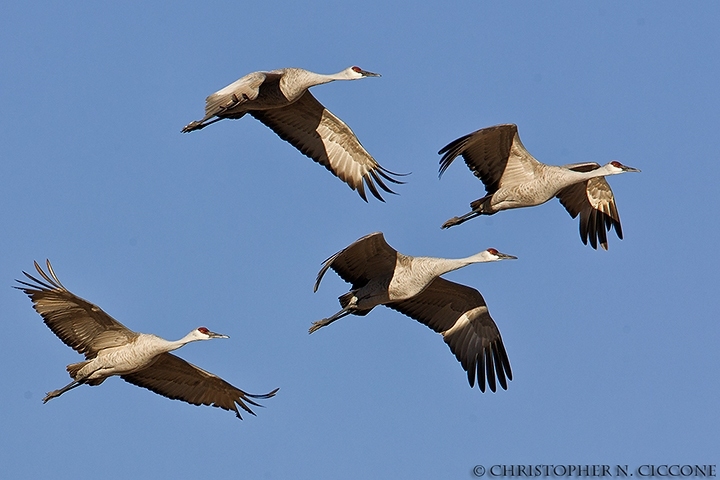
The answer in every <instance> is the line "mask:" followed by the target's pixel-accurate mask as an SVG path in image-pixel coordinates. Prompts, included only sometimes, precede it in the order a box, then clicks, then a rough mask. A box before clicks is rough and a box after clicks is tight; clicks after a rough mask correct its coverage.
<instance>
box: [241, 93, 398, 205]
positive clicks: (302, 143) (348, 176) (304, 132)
mask: <svg viewBox="0 0 720 480" xmlns="http://www.w3.org/2000/svg"><path fill="white" fill-rule="evenodd" d="M249 113H250V114H251V115H252V116H253V117H255V118H257V119H258V120H260V121H261V122H262V123H264V124H265V125H267V126H268V127H270V128H271V129H272V130H273V131H274V132H275V133H276V134H277V135H278V136H279V137H280V138H282V139H283V140H285V141H286V142H289V143H290V144H291V145H292V146H294V147H295V148H297V149H298V150H300V151H301V152H302V153H303V154H305V155H306V156H308V157H310V158H311V159H313V160H314V161H316V162H317V163H319V164H321V165H323V166H324V167H325V168H327V169H328V170H329V171H330V172H332V173H333V175H335V176H337V177H338V178H339V179H340V180H342V181H343V182H345V183H347V184H348V185H349V186H350V188H352V189H353V190H357V192H358V193H359V194H360V196H361V197H362V198H363V200H365V201H367V197H366V195H365V187H366V186H367V188H368V189H370V192H371V193H372V194H373V195H374V196H375V197H376V198H377V199H378V200H381V201H384V200H383V198H382V196H381V195H380V193H379V192H378V189H377V186H379V187H380V188H381V189H383V190H384V191H386V192H388V193H395V192H393V191H392V190H390V189H389V188H388V187H387V185H385V183H384V181H383V179H384V180H388V181H390V182H393V183H403V182H400V181H398V180H396V179H394V178H392V177H391V176H390V175H397V174H394V173H392V172H390V171H388V170H386V169H384V168H383V167H381V166H380V165H379V164H378V163H377V162H376V161H375V159H374V158H373V157H372V156H371V155H370V154H369V153H368V152H367V150H365V148H364V147H363V146H362V145H361V144H360V141H359V140H358V139H357V137H356V136H355V134H354V133H353V131H352V130H351V129H350V127H348V126H347V125H346V124H345V123H344V122H343V121H342V120H340V119H339V118H338V117H336V116H335V115H333V114H332V113H331V112H330V111H329V110H327V109H326V108H325V107H323V106H322V104H321V103H320V102H318V101H317V100H316V99H315V97H313V96H312V94H311V93H310V92H306V93H305V94H303V95H302V96H301V97H300V98H299V99H298V100H297V101H295V102H293V103H291V104H290V105H287V106H285V107H281V108H275V109H272V110H253V111H250V112H249ZM363 182H364V183H363ZM376 183H377V185H376Z"/></svg>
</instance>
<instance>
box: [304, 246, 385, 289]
mask: <svg viewBox="0 0 720 480" xmlns="http://www.w3.org/2000/svg"><path fill="white" fill-rule="evenodd" d="M397 255H398V252H397V251H396V250H395V249H394V248H392V247H391V246H390V245H388V244H387V242H386V241H385V237H384V236H383V234H382V232H375V233H371V234H369V235H365V236H364V237H362V238H360V239H358V240H356V241H355V242H353V243H352V244H351V245H349V246H347V247H345V248H344V249H342V250H340V251H339V252H337V253H336V254H335V255H333V256H332V257H330V258H328V259H327V260H325V261H324V262H323V266H322V268H321V269H320V272H318V275H317V279H316V280H315V286H314V287H313V291H315V292H317V289H318V287H319V286H320V281H321V280H322V277H323V275H325V272H327V270H328V268H331V267H332V269H333V270H335V272H337V274H338V275H339V276H340V278H342V279H343V280H345V281H346V282H348V283H351V284H352V286H353V288H360V287H362V286H364V285H366V284H367V283H368V282H369V281H370V280H371V279H377V278H380V277H382V276H384V275H391V274H392V272H393V271H394V269H395V263H396V261H397Z"/></svg>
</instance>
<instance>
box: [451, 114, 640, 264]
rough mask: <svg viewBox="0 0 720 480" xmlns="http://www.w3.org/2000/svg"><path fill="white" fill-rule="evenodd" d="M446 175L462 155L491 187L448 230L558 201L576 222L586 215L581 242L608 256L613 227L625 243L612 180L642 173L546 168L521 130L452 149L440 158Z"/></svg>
mask: <svg viewBox="0 0 720 480" xmlns="http://www.w3.org/2000/svg"><path fill="white" fill-rule="evenodd" d="M438 153H439V154H441V155H442V154H444V155H443V157H442V159H441V160H440V175H441V176H442V174H443V172H445V170H446V169H447V168H448V167H449V166H450V164H451V163H452V161H453V160H455V158H456V157H457V156H458V155H462V157H463V158H464V159H465V163H466V164H467V166H468V167H469V168H470V170H472V172H473V173H474V174H475V176H476V177H478V178H479V179H480V180H482V182H483V184H485V190H486V192H487V195H485V196H484V197H482V198H480V199H479V200H475V201H474V202H472V203H471V204H470V207H471V208H472V211H471V212H469V213H466V214H465V215H462V216H461V217H453V218H451V219H449V220H448V221H447V222H445V223H444V224H443V226H442V228H449V227H452V226H453V225H459V224H461V223H463V222H465V221H466V220H470V219H471V218H474V217H477V216H479V215H492V214H494V213H497V212H499V211H501V210H507V209H510V208H521V207H531V206H535V205H540V204H542V203H545V202H547V201H548V200H550V199H551V198H553V197H558V199H559V200H560V203H562V205H563V206H564V207H565V209H566V210H567V211H568V213H569V214H570V215H571V216H572V218H575V217H577V215H578V214H580V238H581V239H582V241H583V243H584V244H586V245H587V242H588V239H589V240H590V245H591V246H592V248H594V249H597V244H598V243H600V245H601V246H602V248H604V249H605V250H607V248H608V244H607V232H609V231H610V229H611V228H612V227H614V228H615V233H617V236H618V237H619V238H620V239H622V238H623V235H622V228H621V226H620V216H619V215H618V212H617V208H616V207H615V197H614V196H613V193H612V190H611V189H610V185H608V183H607V181H606V180H605V178H604V177H605V176H606V175H617V174H620V173H625V172H639V171H640V170H638V169H636V168H632V167H628V166H626V165H623V164H622V163H620V162H617V161H612V162H610V163H608V164H606V165H604V166H602V167H601V166H600V165H599V164H597V163H594V162H586V163H574V164H570V165H565V166H561V167H559V166H555V165H546V164H544V163H540V162H538V161H537V160H535V158H533V156H532V155H530V153H529V152H528V151H527V150H525V147H524V146H523V144H522V142H521V141H520V136H519V135H518V131H517V125H513V124H509V125H496V126H494V127H488V128H483V129H481V130H478V131H476V132H473V133H471V134H469V135H465V136H464V137H461V138H458V139H457V140H455V141H453V142H451V143H449V144H448V145H446V146H445V147H443V148H442V150H440V151H439V152H438Z"/></svg>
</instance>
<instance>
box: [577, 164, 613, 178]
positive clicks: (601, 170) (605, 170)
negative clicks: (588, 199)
mask: <svg viewBox="0 0 720 480" xmlns="http://www.w3.org/2000/svg"><path fill="white" fill-rule="evenodd" d="M570 172H572V175H573V176H574V177H575V178H577V179H578V180H589V179H591V178H597V177H604V176H606V175H615V174H616V173H618V172H616V171H614V170H610V167H609V166H608V165H603V166H602V167H598V168H596V169H595V170H590V171H589V172H578V171H575V170H570Z"/></svg>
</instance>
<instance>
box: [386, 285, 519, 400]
mask: <svg viewBox="0 0 720 480" xmlns="http://www.w3.org/2000/svg"><path fill="white" fill-rule="evenodd" d="M386 306H387V307H390V308H392V309H394V310H397V311H398V312H400V313H403V314H405V315H407V316H408V317H410V318H413V319H415V320H417V321H419V322H420V323H423V324H425V325H427V326H428V327H430V328H432V329H433V330H435V331H436V332H438V333H440V334H442V336H443V339H444V340H445V343H447V345H448V346H449V347H450V351H452V352H453V353H454V354H455V358H457V359H458V361H459V362H460V364H461V365H462V367H463V369H464V370H465V371H466V372H467V375H468V382H469V383H470V386H471V387H473V386H475V378H476V376H477V381H478V387H479V388H480V390H481V391H483V392H484V391H485V383H486V382H487V385H488V386H489V387H490V390H492V391H493V392H494V391H495V389H496V379H497V382H499V383H500V386H501V387H502V388H503V389H504V390H507V381H508V380H512V370H511V369H510V360H509V359H508V356H507V353H506V352H505V346H504V345H503V341H502V337H501V336H500V331H499V330H498V328H497V325H495V322H494V321H493V319H492V317H491V316H490V313H489V312H488V309H487V305H486V304H485V300H484V299H483V297H482V295H481V294H480V292H478V291H477V290H475V289H474V288H471V287H467V286H465V285H460V284H458V283H454V282H450V281H448V280H445V279H443V278H440V277H438V278H436V279H435V280H433V281H432V283H430V285H428V287H427V288H426V289H425V290H423V292H422V293H420V294H419V295H416V296H415V297H412V298H410V299H408V300H403V301H401V302H393V303H388V304H386Z"/></svg>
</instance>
